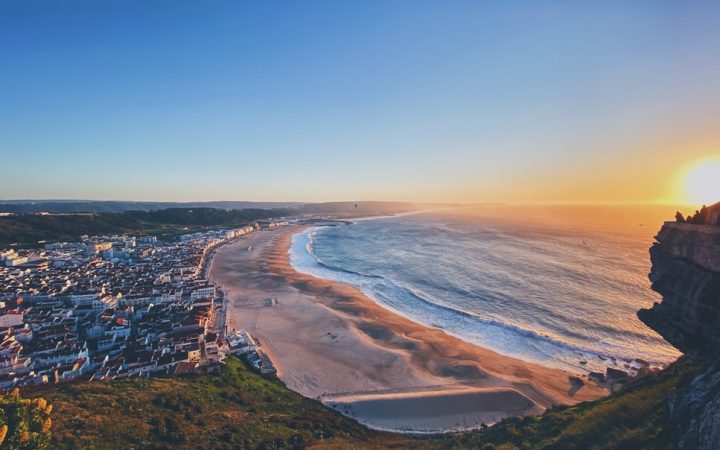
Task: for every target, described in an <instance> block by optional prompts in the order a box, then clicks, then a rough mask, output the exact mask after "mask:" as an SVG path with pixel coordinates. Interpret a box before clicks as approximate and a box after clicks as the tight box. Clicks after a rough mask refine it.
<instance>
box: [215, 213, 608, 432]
mask: <svg viewBox="0 0 720 450" xmlns="http://www.w3.org/2000/svg"><path fill="white" fill-rule="evenodd" d="M302 229H303V228H302V227H300V226H291V227H286V228H283V229H279V230H274V231H260V232H256V233H252V234H250V235H248V236H246V237H243V238H242V239H239V240H237V241H234V242H232V243H230V244H227V245H225V246H223V247H221V248H219V249H218V250H217V251H216V253H215V256H214V259H213V261H212V263H211V266H210V277H211V279H212V280H213V281H214V282H215V283H217V284H218V285H220V286H221V287H222V289H223V290H224V292H225V295H226V296H227V301H228V311H227V326H228V329H233V328H236V329H241V328H243V329H246V330H248V331H249V332H250V333H252V334H253V335H255V336H256V337H257V338H258V339H259V341H260V342H261V344H262V345H263V347H264V349H265V351H266V352H267V353H268V354H269V355H270V357H271V359H272V361H273V363H274V364H275V365H276V367H277V370H278V376H279V378H280V379H281V380H282V381H283V382H285V384H286V385H287V386H288V387H289V388H290V389H292V390H294V391H296V392H299V393H300V394H302V395H305V396H307V397H311V398H317V399H319V400H321V401H322V402H324V403H325V404H327V405H328V406H330V407H334V408H336V409H337V410H338V411H340V412H342V413H343V414H346V415H348V416H350V417H353V418H355V419H357V420H358V421H359V422H361V423H364V424H366V425H368V426H370V427H373V428H379V429H386V430H393V431H411V432H437V431H449V430H457V429H467V428H474V427H477V426H479V425H480V424H481V423H487V424H489V423H494V422H496V421H498V420H500V419H502V418H505V417H509V416H519V415H531V414H537V413H539V412H541V411H543V410H544V409H545V408H548V407H550V406H552V405H556V404H574V403H577V402H581V401H585V400H592V399H596V398H599V397H601V396H603V395H606V394H607V391H606V390H605V389H604V388H600V387H598V386H597V385H595V384H594V383H592V382H587V380H586V381H585V383H584V385H583V386H582V387H578V385H577V384H573V383H571V379H570V377H571V376H574V375H576V374H575V373H571V372H567V371H564V370H559V369H553V368H547V367H543V366H540V365H538V364H534V363H529V362H525V361H522V360H519V359H515V358H511V357H507V356H503V355H500V354H498V353H496V352H493V351H491V350H488V349H485V348H481V347H479V346H476V345H473V344H470V343H467V342H464V341H462V340H460V339H458V338H456V337H453V336H450V335H448V334H446V333H444V332H443V331H441V330H438V329H433V328H428V327H425V326H422V325H419V324H417V323H415V322H412V321H410V320H409V319H406V318H404V317H402V316H400V315H398V314H395V313H393V312H391V311H389V310H387V309H385V308H382V307H381V306H379V305H377V304H376V303H375V302H374V301H373V300H372V299H370V298H368V297H367V296H365V295H364V294H363V293H362V292H360V291H359V290H358V289H356V288H354V287H352V286H349V285H345V284H341V283H335V282H331V281H327V280H323V279H319V278H315V277H312V276H309V275H305V274H300V273H297V272H296V271H295V270H294V269H293V268H292V267H291V266H290V263H289V258H288V249H289V247H290V243H291V238H292V236H293V234H295V233H298V232H300V231H302ZM269 298H274V299H276V301H267V299H269Z"/></svg>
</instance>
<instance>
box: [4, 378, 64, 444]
mask: <svg viewBox="0 0 720 450" xmlns="http://www.w3.org/2000/svg"><path fill="white" fill-rule="evenodd" d="M51 411H52V405H49V404H48V403H47V401H46V400H45V399H43V398H35V399H34V400H30V399H23V398H22V397H21V396H20V391H19V390H18V389H13V390H12V391H10V392H8V393H5V394H0V449H3V450H5V449H28V450H29V449H43V448H47V446H48V444H49V443H50V427H51V426H52V420H51V419H50V412H51Z"/></svg>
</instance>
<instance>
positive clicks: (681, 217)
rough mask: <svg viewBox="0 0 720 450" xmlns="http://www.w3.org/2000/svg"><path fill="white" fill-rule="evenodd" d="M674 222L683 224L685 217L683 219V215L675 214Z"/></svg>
mask: <svg viewBox="0 0 720 450" xmlns="http://www.w3.org/2000/svg"><path fill="white" fill-rule="evenodd" d="M675 222H680V223H683V222H685V217H683V215H682V213H681V212H680V211H678V212H676V213H675Z"/></svg>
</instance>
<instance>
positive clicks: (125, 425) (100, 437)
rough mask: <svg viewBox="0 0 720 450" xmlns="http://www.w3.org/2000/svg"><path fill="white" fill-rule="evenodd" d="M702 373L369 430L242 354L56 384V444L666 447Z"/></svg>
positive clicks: (676, 372) (669, 372)
mask: <svg viewBox="0 0 720 450" xmlns="http://www.w3.org/2000/svg"><path fill="white" fill-rule="evenodd" d="M694 373H695V368H694V366H691V365H690V364H688V363H687V362H679V363H676V364H674V365H673V366H671V367H669V368H668V369H666V370H664V371H662V372H660V373H657V374H651V375H648V376H646V377H644V378H641V379H638V380H636V381H635V382H633V383H632V384H631V385H630V386H629V387H628V388H626V389H625V390H623V391H622V392H620V393H617V394H615V395H612V396H610V397H608V398H605V399H602V400H599V401H595V402H590V403H585V404H581V405H578V406H575V407H570V408H557V409H555V410H551V411H548V412H546V413H545V414H543V415H542V416H539V417H532V418H519V419H510V420H507V421H504V422H502V423H501V424H499V425H497V426H494V427H490V428H487V429H485V430H477V431H473V432H468V433H457V434H451V435H442V436H426V437H411V436H403V435H397V434H390V433H383V432H377V431H373V430H369V429H367V428H365V427H363V426H361V425H359V424H358V423H357V422H355V421H353V420H351V419H348V418H346V417H344V416H342V415H340V414H339V413H336V412H334V411H332V410H331V409H328V408H326V407H324V406H323V405H321V404H320V403H318V402H316V401H314V400H310V399H306V398H304V397H301V396H300V395H298V394H295V393H294V392H292V391H290V390H289V389H287V388H285V387H284V386H283V385H282V383H281V382H280V381H278V380H267V379H264V378H262V377H261V376H260V375H258V374H256V373H255V372H252V371H250V370H249V369H248V368H246V366H245V365H244V364H243V363H242V362H241V361H240V360H239V359H236V358H231V359H229V360H228V361H227V365H226V367H225V368H224V370H223V371H222V373H218V374H207V375H196V376H192V377H189V378H158V379H151V380H140V379H130V380H122V381H115V382H108V383H99V382H92V383H91V382H83V383H69V384H62V385H51V386H49V387H47V388H43V389H40V390H35V391H30V392H26V393H25V395H26V396H29V397H34V396H41V397H43V398H46V399H47V400H48V402H50V403H52V404H54V405H55V409H54V410H53V427H52V443H51V447H52V448H97V449H104V448H121V447H122V448H130V447H134V448H148V449H149V448H153V449H161V448H193V449H195V448H207V449H210V448H212V449H221V448H266V449H269V448H305V447H311V448H380V447H382V448H429V449H436V448H485V449H492V448H497V449H515V448H532V449H560V448H562V449H572V448H577V449H581V448H582V449H590V448H628V449H637V448H669V447H670V443H669V442H670V439H669V435H670V434H671V433H672V429H671V424H670V422H669V421H668V412H667V406H666V405H667V399H668V396H669V395H670V394H671V393H672V392H673V391H675V390H678V389H680V390H682V389H684V386H685V385H686V384H687V383H688V380H689V378H691V376H692V375H693V374H694Z"/></svg>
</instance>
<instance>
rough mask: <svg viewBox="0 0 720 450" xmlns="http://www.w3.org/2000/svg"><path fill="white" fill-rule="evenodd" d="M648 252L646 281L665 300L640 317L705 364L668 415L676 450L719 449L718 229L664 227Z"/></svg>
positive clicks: (645, 311)
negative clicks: (648, 276)
mask: <svg viewBox="0 0 720 450" xmlns="http://www.w3.org/2000/svg"><path fill="white" fill-rule="evenodd" d="M656 241H657V242H656V243H655V244H654V245H653V246H652V248H651V249H650V259H651V261H652V270H651V272H650V281H652V287H653V289H654V290H655V291H657V292H658V293H660V294H661V295H662V297H663V300H662V302H660V303H656V304H655V305H654V306H653V307H652V308H651V309H645V310H640V311H639V312H638V317H639V318H640V320H642V321H643V322H645V323H646V324H647V325H648V326H650V327H651V328H653V329H654V330H656V331H657V332H658V333H660V334H661V335H662V336H663V337H664V338H665V339H666V340H667V341H668V342H670V343H671V344H672V345H674V346H675V347H677V348H678V349H679V350H680V351H682V352H683V353H685V354H686V355H687V357H689V358H691V359H693V360H695V361H697V362H699V363H700V364H702V365H703V367H704V368H703V370H702V371H701V374H700V375H699V376H698V377H697V378H695V379H694V380H693V382H692V384H691V386H690V387H689V388H688V389H687V390H684V391H682V392H677V393H676V394H675V395H674V397H673V399H672V400H671V404H670V410H671V414H672V419H673V421H674V422H675V423H676V424H677V427H678V429H677V442H676V446H677V447H678V448H682V449H705V448H707V449H717V448H720V227H717V226H709V225H696V224H685V223H670V222H668V223H666V224H665V225H664V226H663V227H662V229H661V230H660V232H659V233H658V235H657V237H656Z"/></svg>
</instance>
